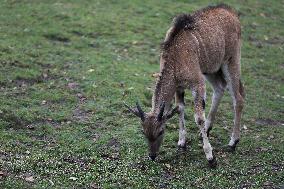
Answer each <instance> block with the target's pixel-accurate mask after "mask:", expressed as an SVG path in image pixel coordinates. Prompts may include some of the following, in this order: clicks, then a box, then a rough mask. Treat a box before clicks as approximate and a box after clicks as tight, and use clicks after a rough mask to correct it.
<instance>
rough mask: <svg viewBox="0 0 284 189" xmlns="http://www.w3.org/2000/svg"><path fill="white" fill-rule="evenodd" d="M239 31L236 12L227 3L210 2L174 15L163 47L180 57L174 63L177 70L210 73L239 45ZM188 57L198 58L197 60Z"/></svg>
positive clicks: (166, 51) (165, 51) (164, 49)
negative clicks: (205, 6)
mask: <svg viewBox="0 0 284 189" xmlns="http://www.w3.org/2000/svg"><path fill="white" fill-rule="evenodd" d="M240 34H241V27H240V22H239V19H238V15H237V13H236V12H235V11H234V10H233V9H231V8H230V7H228V6H226V5H218V6H212V7H207V8H204V9H201V10H199V11H197V12H195V13H194V14H193V15H188V14H182V15H179V16H177V17H176V18H175V19H174V21H173V24H172V27H171V28H170V29H169V31H168V33H167V35H166V39H165V41H164V43H163V46H162V49H163V53H165V54H167V53H172V54H174V57H179V58H178V59H179V61H176V64H179V65H177V67H179V68H181V69H180V71H182V68H184V67H188V70H190V69H201V72H202V73H213V72H216V71H218V70H219V69H220V66H221V65H220V64H221V63H222V62H224V60H226V59H229V58H230V57H231V56H232V53H235V51H236V48H239V46H240ZM194 56H197V57H194ZM188 59H191V60H193V59H195V60H196V59H198V62H197V61H195V62H192V61H191V62H190V61H187V60H188ZM193 64H195V65H193ZM196 64H198V65H196Z"/></svg>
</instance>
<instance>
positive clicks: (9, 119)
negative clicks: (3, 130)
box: [0, 110, 28, 129]
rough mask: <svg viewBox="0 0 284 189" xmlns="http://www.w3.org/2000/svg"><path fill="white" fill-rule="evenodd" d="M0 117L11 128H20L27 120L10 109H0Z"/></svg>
mask: <svg viewBox="0 0 284 189" xmlns="http://www.w3.org/2000/svg"><path fill="white" fill-rule="evenodd" d="M0 119H1V120H3V121H4V122H6V123H7V124H8V125H9V127H11V128H13V129H22V128H24V127H25V125H27V123H28V121H27V120H24V119H22V118H21V117H19V116H18V115H16V114H15V113H14V112H12V111H8V110H1V112H0Z"/></svg>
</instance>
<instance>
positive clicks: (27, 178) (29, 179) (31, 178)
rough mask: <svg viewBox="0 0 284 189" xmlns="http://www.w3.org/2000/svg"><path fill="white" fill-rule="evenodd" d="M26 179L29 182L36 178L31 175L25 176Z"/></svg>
mask: <svg viewBox="0 0 284 189" xmlns="http://www.w3.org/2000/svg"><path fill="white" fill-rule="evenodd" d="M25 181H27V182H34V181H35V179H34V177H33V176H30V177H26V178H25Z"/></svg>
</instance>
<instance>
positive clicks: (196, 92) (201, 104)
mask: <svg viewBox="0 0 284 189" xmlns="http://www.w3.org/2000/svg"><path fill="white" fill-rule="evenodd" d="M192 94H193V97H194V112H195V114H194V118H195V122H196V124H197V125H198V127H199V129H200V133H201V136H202V140H203V150H204V152H205V155H206V159H207V160H208V162H209V165H210V166H211V167H215V166H216V165H217V162H216V159H215V157H214V155H213V148H212V147H211V144H210V143H209V139H208V137H207V133H206V129H205V82H204V79H203V77H202V78H200V79H199V83H196V84H194V85H193V87H192Z"/></svg>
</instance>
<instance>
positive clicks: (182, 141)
mask: <svg viewBox="0 0 284 189" xmlns="http://www.w3.org/2000/svg"><path fill="white" fill-rule="evenodd" d="M176 105H177V106H178V107H179V140H178V146H179V147H181V148H184V147H185V146H186V130H185V120H184V89H178V90H177V91H176Z"/></svg>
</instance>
